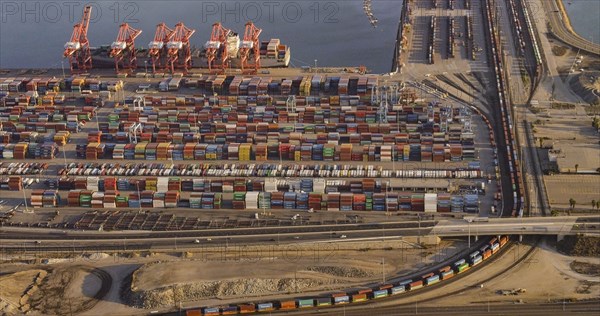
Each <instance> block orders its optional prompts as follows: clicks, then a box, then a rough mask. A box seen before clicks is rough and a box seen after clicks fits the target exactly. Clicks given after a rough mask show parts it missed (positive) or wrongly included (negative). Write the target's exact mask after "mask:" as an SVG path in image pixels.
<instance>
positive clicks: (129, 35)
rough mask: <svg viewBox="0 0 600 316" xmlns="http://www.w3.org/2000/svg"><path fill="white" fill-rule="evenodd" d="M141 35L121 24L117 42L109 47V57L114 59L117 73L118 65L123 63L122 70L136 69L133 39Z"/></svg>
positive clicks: (135, 52) (139, 32) (127, 25)
mask: <svg viewBox="0 0 600 316" xmlns="http://www.w3.org/2000/svg"><path fill="white" fill-rule="evenodd" d="M140 34H142V31H141V30H136V29H134V28H133V27H131V26H129V24H127V23H123V24H121V26H120V27H119V34H118V35H117V40H116V41H114V42H113V43H112V45H111V50H110V53H109V55H110V57H113V58H114V59H115V70H116V72H117V73H119V64H121V62H123V67H122V69H125V70H132V69H135V68H137V50H136V48H135V39H136V38H137V37H138V36H140Z"/></svg>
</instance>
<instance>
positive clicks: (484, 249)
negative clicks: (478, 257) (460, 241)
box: [479, 245, 490, 254]
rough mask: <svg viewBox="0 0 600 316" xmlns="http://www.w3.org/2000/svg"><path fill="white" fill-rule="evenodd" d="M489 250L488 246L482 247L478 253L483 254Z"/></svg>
mask: <svg viewBox="0 0 600 316" xmlns="http://www.w3.org/2000/svg"><path fill="white" fill-rule="evenodd" d="M489 248H490V245H483V247H481V248H479V253H481V254H482V253H484V252H485V251H486V250H488V249H489Z"/></svg>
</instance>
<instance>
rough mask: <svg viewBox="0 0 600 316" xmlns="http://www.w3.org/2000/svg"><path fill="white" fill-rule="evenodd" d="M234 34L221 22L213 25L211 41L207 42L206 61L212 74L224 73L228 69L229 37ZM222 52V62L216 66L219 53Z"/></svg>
mask: <svg viewBox="0 0 600 316" xmlns="http://www.w3.org/2000/svg"><path fill="white" fill-rule="evenodd" d="M231 33H233V32H232V31H231V30H230V29H226V28H224V27H223V25H221V22H217V23H215V24H213V29H212V34H211V36H210V40H208V42H206V45H205V47H206V59H207V60H208V70H209V71H210V72H211V73H224V72H225V69H227V67H228V64H227V62H228V59H229V56H228V54H227V53H228V52H227V37H228V36H229V34H231ZM219 51H220V52H221V61H220V63H218V64H214V62H215V59H217V54H218V52H219Z"/></svg>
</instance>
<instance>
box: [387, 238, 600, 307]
mask: <svg viewBox="0 0 600 316" xmlns="http://www.w3.org/2000/svg"><path fill="white" fill-rule="evenodd" d="M529 249H530V246H527V245H515V246H513V247H512V248H509V249H507V253H505V254H504V255H503V256H502V257H501V258H500V260H498V261H496V262H495V263H494V264H493V265H491V266H485V267H483V268H482V269H481V270H480V271H479V272H477V273H475V274H471V275H469V276H467V277H465V278H464V279H462V280H461V282H455V283H451V284H450V285H448V286H444V287H441V288H439V289H437V290H432V291H430V292H426V293H424V294H423V295H420V296H418V297H411V298H407V299H404V300H402V301H400V303H412V304H414V303H415V301H416V302H418V304H419V306H421V305H424V306H431V305H436V306H456V305H463V306H464V305H469V304H488V303H489V304H490V310H491V311H492V312H493V311H494V307H493V306H494V304H506V303H514V302H517V301H519V300H522V301H523V303H534V302H546V301H562V300H563V299H566V300H569V299H589V298H597V297H599V296H600V277H597V276H596V277H592V276H589V275H584V274H579V273H577V272H575V271H573V270H572V269H571V268H570V263H571V262H573V261H574V260H577V261H580V262H588V263H593V264H599V263H600V258H581V257H570V256H565V255H562V254H560V253H558V252H557V251H556V249H555V248H554V247H553V246H551V245H549V244H546V243H542V244H541V247H540V248H538V249H537V250H535V252H534V254H533V255H532V256H531V257H529V258H527V259H526V260H524V261H523V262H521V263H520V264H519V265H517V266H516V267H515V268H514V269H513V270H512V272H511V273H506V274H503V275H501V276H499V277H497V278H495V279H493V280H491V281H486V279H487V278H488V277H490V276H491V275H494V274H496V273H498V272H499V271H501V270H503V269H504V268H506V267H507V266H509V265H510V264H511V263H512V262H513V261H514V260H515V258H516V257H518V254H523V253H525V252H527V251H528V250H529ZM481 284H483V288H482V287H481ZM519 288H521V289H525V290H526V291H525V293H521V294H518V295H508V296H504V295H501V294H498V291H501V290H514V289H519ZM453 292H457V293H456V294H453V295H451V296H450V297H445V298H442V299H438V300H431V301H424V300H427V299H431V298H435V297H439V296H441V295H444V294H446V293H453ZM396 304H397V303H396Z"/></svg>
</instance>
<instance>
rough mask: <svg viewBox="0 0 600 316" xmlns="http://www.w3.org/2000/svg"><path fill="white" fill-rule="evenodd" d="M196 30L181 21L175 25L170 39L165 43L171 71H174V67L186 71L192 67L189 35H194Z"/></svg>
mask: <svg viewBox="0 0 600 316" xmlns="http://www.w3.org/2000/svg"><path fill="white" fill-rule="evenodd" d="M195 32H196V30H192V29H190V28H187V27H186V26H185V25H184V24H183V22H179V23H177V25H175V30H174V31H173V36H172V39H171V41H169V42H168V43H167V49H168V52H167V55H168V56H169V67H170V68H171V72H172V73H174V72H175V68H178V69H183V71H184V73H187V71H188V69H189V68H191V67H192V50H191V47H190V37H192V35H194V33H195Z"/></svg>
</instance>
